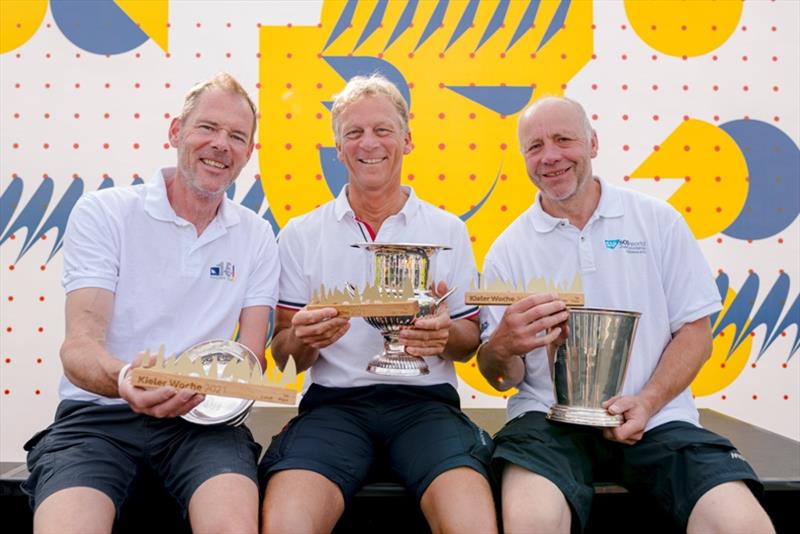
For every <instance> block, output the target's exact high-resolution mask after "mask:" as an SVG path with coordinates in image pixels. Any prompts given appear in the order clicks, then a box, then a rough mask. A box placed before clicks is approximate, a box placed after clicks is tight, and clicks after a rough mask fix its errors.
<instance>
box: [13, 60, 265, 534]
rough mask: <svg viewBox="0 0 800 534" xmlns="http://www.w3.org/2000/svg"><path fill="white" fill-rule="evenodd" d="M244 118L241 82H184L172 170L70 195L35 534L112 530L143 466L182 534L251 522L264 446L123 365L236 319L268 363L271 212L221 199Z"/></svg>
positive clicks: (241, 145) (245, 151)
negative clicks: (169, 499) (184, 526)
mask: <svg viewBox="0 0 800 534" xmlns="http://www.w3.org/2000/svg"><path fill="white" fill-rule="evenodd" d="M255 118H256V109H255V105H254V104H253V102H252V100H251V99H250V97H249V96H248V95H247V93H246V92H245V91H244V89H242V87H241V86H240V85H239V83H238V82H237V81H236V80H235V79H234V78H233V77H231V76H230V75H228V74H219V75H217V76H215V77H213V78H212V79H210V80H208V81H206V82H203V83H201V84H199V85H197V86H195V87H194V88H192V90H191V91H190V92H189V94H188V95H187V97H186V99H185V103H184V108H183V111H182V113H181V114H180V116H179V117H177V118H175V119H174V120H173V121H172V123H171V124H170V127H169V141H170V144H171V145H172V146H173V147H174V148H176V149H177V166H176V167H169V168H164V169H161V170H159V171H158V172H156V174H155V176H154V177H153V179H152V180H151V181H150V182H148V183H146V184H142V185H137V186H133V187H117V188H109V189H105V190H102V191H97V192H93V193H89V194H87V195H85V196H84V197H82V198H81V199H80V200H79V201H78V203H77V204H76V205H75V208H74V210H73V212H72V213H71V215H70V219H69V223H68V226H67V231H66V235H65V239H64V278H63V284H64V288H65V289H66V291H67V298H66V336H65V338H64V343H63V345H62V346H61V360H62V363H63V366H64V377H63V378H62V381H61V386H60V396H61V403H60V404H59V406H58V410H57V412H56V417H55V422H54V423H53V424H52V425H51V426H50V427H48V428H47V429H45V430H44V431H42V432H40V433H39V434H37V435H36V436H34V437H33V438H32V439H31V440H30V441H29V442H28V443H27V444H26V447H25V448H26V449H27V450H28V451H29V454H28V469H29V470H30V472H31V475H30V478H29V479H28V480H27V481H26V482H25V484H24V485H23V489H24V490H25V491H26V492H27V493H28V494H29V495H30V496H31V504H32V506H33V507H34V510H35V513H34V530H35V531H36V532H59V533H69V532H75V533H85V532H110V531H111V529H112V526H113V524H114V521H115V518H116V517H117V516H118V513H119V510H120V507H121V506H122V504H123V502H124V501H125V499H126V497H127V495H128V493H129V491H130V489H131V486H132V484H133V482H134V480H135V479H136V478H137V477H138V476H139V474H140V473H141V472H142V471H145V470H146V471H148V472H153V473H155V475H156V476H157V477H158V478H160V479H161V480H162V481H163V482H164V485H165V487H166V489H167V492H168V493H169V494H170V495H173V496H174V497H175V499H176V500H177V502H178V505H179V507H180V509H181V511H182V512H183V514H184V515H186V516H188V518H189V520H190V522H191V526H192V530H193V531H195V532H231V533H237V534H238V533H245V532H257V530H258V503H259V500H258V486H257V483H256V462H257V461H258V454H259V452H260V450H261V447H260V446H259V445H257V444H256V443H255V442H254V441H253V437H252V435H251V434H250V431H249V430H248V429H247V428H246V427H244V426H238V427H237V426H227V425H216V426H202V425H196V424H194V423H191V422H189V421H187V420H184V419H182V418H181V417H180V416H182V415H185V414H187V413H188V412H190V411H191V410H192V409H194V408H195V407H196V406H198V405H199V404H200V403H201V402H202V401H203V400H204V397H203V396H202V395H200V394H196V393H193V392H192V391H188V390H176V389H175V388H172V387H161V388H158V389H151V390H144V389H141V388H138V387H135V386H133V384H132V381H131V377H130V374H129V370H130V368H131V365H133V366H136V365H138V364H139V363H140V362H141V360H142V358H143V356H144V355H143V353H142V352H141V351H143V350H145V349H147V348H156V347H159V346H160V345H163V346H164V348H165V350H166V352H167V353H168V354H171V353H178V354H179V353H181V352H183V351H184V350H185V349H187V348H189V347H191V346H192V345H194V344H196V343H199V342H202V341H206V340H210V339H219V338H229V337H230V336H231V335H232V334H233V332H234V331H235V329H236V324H237V321H238V323H239V342H240V343H242V344H243V345H245V346H247V347H248V348H249V349H250V350H252V351H253V353H254V354H256V355H257V356H258V357H259V358H262V360H263V354H264V347H265V344H266V335H267V320H268V315H269V311H270V308H271V307H274V305H275V303H276V301H277V285H278V277H279V271H280V265H279V262H278V256H277V246H276V244H275V238H274V235H273V234H272V230H271V228H270V226H269V224H268V223H266V222H265V221H264V220H263V219H261V218H260V217H259V216H258V215H256V214H255V213H253V212H252V211H250V210H248V209H246V208H244V207H242V206H240V205H238V204H235V203H233V202H231V201H230V200H229V199H228V198H227V197H226V196H225V191H226V189H228V186H230V184H231V183H233V181H234V180H235V179H236V177H237V176H238V175H239V173H240V171H241V170H242V168H243V167H244V165H245V164H246V163H247V161H248V160H249V158H250V155H251V154H252V152H253V140H254V134H255V124H256V123H255ZM221 264H222V267H221ZM262 363H263V361H262Z"/></svg>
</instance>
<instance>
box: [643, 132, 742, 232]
mask: <svg viewBox="0 0 800 534" xmlns="http://www.w3.org/2000/svg"><path fill="white" fill-rule="evenodd" d="M631 178H659V179H676V180H677V179H680V180H683V181H684V184H683V185H682V186H681V187H680V188H679V189H678V190H677V191H675V193H674V194H673V195H672V196H671V197H670V198H669V203H670V204H672V206H673V207H674V208H675V209H676V210H678V211H679V212H680V213H681V214H682V215H683V216H684V217H685V218H686V222H687V223H688V224H689V227H690V228H691V229H692V232H693V233H694V236H695V237H696V238H698V239H702V238H705V237H709V236H712V235H715V234H718V233H719V232H721V231H722V230H724V229H725V228H727V227H728V226H729V225H730V224H731V223H732V222H733V221H734V219H736V217H738V216H739V213H740V212H741V211H742V208H743V207H744V203H745V200H746V199H747V191H748V188H749V185H748V171H747V162H746V160H745V159H744V155H743V154H742V152H741V150H740V149H739V146H738V145H737V144H736V142H735V141H734V140H733V138H732V137H731V136H729V135H728V134H727V133H726V132H725V131H724V130H722V129H720V128H717V127H716V126H714V125H712V124H709V123H707V122H704V121H701V120H697V119H690V120H687V121H684V122H682V123H681V125H680V126H678V127H677V128H676V129H675V130H674V131H673V132H672V133H671V134H670V135H669V137H667V139H666V140H664V142H663V143H661V145H659V146H658V147H657V149H654V150H653V152H652V153H651V154H650V156H648V158H647V159H646V160H645V161H644V163H642V164H641V165H640V166H639V167H638V168H637V169H636V170H635V171H633V172H632V173H631Z"/></svg>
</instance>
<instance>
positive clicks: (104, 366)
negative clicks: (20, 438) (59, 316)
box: [61, 287, 125, 397]
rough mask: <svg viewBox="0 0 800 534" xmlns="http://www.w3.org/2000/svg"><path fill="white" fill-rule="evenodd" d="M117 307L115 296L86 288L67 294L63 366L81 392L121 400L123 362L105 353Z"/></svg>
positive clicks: (62, 349) (106, 291)
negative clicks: (109, 328)
mask: <svg viewBox="0 0 800 534" xmlns="http://www.w3.org/2000/svg"><path fill="white" fill-rule="evenodd" d="M113 307H114V293H112V292H111V291H108V290H107V289H100V288H95V287H87V288H82V289H76V290H75V291H70V292H69V293H67V299H66V306H65V319H66V335H65V337H64V343H63V344H62V345H61V363H62V364H63V366H64V374H65V375H66V376H67V378H68V379H69V381H70V382H72V383H73V384H75V385H76V386H78V387H79V388H81V389H85V390H87V391H91V392H93V393H97V394H99V395H103V396H105V397H119V391H118V389H117V376H118V375H119V372H120V369H122V367H123V366H124V365H125V363H124V362H122V361H120V360H117V359H116V358H114V357H113V356H111V354H109V353H108V351H107V350H106V347H105V345H106V331H107V329H108V323H109V321H110V320H111V312H112V310H113Z"/></svg>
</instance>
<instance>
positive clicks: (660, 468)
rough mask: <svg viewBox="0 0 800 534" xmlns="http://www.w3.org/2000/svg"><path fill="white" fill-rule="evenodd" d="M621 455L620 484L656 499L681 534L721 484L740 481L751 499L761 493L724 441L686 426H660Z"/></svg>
mask: <svg viewBox="0 0 800 534" xmlns="http://www.w3.org/2000/svg"><path fill="white" fill-rule="evenodd" d="M620 450H621V451H622V452H621V454H622V457H623V472H622V480H621V482H622V484H623V485H625V487H627V488H628V489H630V490H632V491H641V492H643V493H645V494H647V495H649V496H651V497H652V498H653V499H655V501H656V504H657V505H658V506H660V507H661V508H662V509H664V510H665V511H667V512H668V513H669V514H670V515H671V516H672V517H673V519H674V521H675V523H676V525H677V526H678V527H680V528H681V529H685V528H686V525H687V523H688V520H689V515H690V514H691V512H692V509H693V508H694V506H695V504H697V501H698V500H699V499H700V497H702V496H703V495H704V494H705V493H706V492H707V491H709V490H710V489H712V488H714V487H716V486H718V485H720V484H723V483H725V482H732V481H736V480H741V481H743V482H744V483H745V484H747V486H748V487H749V488H750V490H751V491H752V492H753V493H754V494H755V495H756V496H760V495H761V492H762V491H763V488H762V486H761V483H760V482H759V480H758V476H757V475H756V474H755V472H754V471H753V468H752V467H750V464H748V463H747V461H746V460H745V459H744V457H743V456H742V455H741V454H740V453H739V451H737V450H736V447H734V446H733V444H732V443H731V442H730V441H729V440H727V439H726V438H724V437H722V436H719V435H717V434H714V433H713V432H711V431H708V430H706V429H704V428H700V427H696V426H694V425H692V424H690V423H685V422H681V421H676V422H672V423H666V424H663V425H660V426H658V427H656V428H654V429H652V430H649V431H648V432H646V433H645V434H644V437H643V438H642V440H641V441H639V442H638V443H637V444H636V445H634V446H632V447H626V446H620Z"/></svg>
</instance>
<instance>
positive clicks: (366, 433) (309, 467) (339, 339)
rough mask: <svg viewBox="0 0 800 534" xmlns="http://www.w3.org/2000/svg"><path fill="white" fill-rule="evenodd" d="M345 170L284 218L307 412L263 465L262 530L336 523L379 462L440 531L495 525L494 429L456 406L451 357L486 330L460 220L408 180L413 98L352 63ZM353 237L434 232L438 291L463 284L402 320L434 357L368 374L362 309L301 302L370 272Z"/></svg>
mask: <svg viewBox="0 0 800 534" xmlns="http://www.w3.org/2000/svg"><path fill="white" fill-rule="evenodd" d="M332 116H333V129H334V137H335V141H336V150H337V154H338V157H339V159H340V160H341V161H342V163H344V165H345V167H346V168H347V173H348V180H347V184H346V186H345V187H344V188H343V189H342V191H341V193H340V194H339V195H338V197H337V198H336V199H334V200H332V201H330V202H328V203H327V204H324V205H322V206H320V207H319V208H317V209H315V210H313V211H311V212H310V213H308V214H306V215H303V216H301V217H298V218H296V219H293V220H291V221H290V222H289V223H288V224H287V225H286V227H285V228H284V229H283V230H282V231H281V234H280V237H279V250H280V257H281V268H282V273H281V281H280V294H281V297H280V301H279V303H278V309H277V311H276V324H275V336H274V338H273V342H272V354H273V356H274V357H275V359H276V361H277V362H278V364H279V366H281V367H282V366H283V365H285V363H286V360H287V358H288V356H289V355H292V356H293V357H294V359H295V361H296V362H297V368H298V370H300V371H303V370H306V369H308V370H309V375H310V380H311V386H310V387H309V388H308V390H307V391H306V392H305V394H304V396H303V399H302V401H301V403H300V408H299V415H298V416H297V417H296V418H294V419H293V420H292V421H290V422H289V424H288V425H287V427H286V428H285V429H284V430H283V431H282V432H281V433H280V434H279V435H278V436H276V437H275V438H274V439H273V441H272V444H271V445H270V447H269V449H268V451H267V452H266V454H265V455H264V458H263V459H262V461H261V465H260V466H259V475H260V477H261V479H262V484H265V485H266V495H265V498H264V505H263V514H262V516H263V519H264V522H263V530H264V532H286V533H295V532H328V531H330V530H332V529H333V527H334V526H335V524H336V522H337V520H338V519H339V517H340V516H341V514H342V512H343V511H344V509H345V507H346V505H347V504H348V503H349V502H350V501H351V500H352V498H353V496H354V495H355V494H356V492H357V491H358V490H359V489H360V488H361V486H362V485H363V484H364V482H365V481H366V480H367V479H368V476H369V475H370V473H371V472H373V470H374V469H375V468H376V466H377V467H379V469H378V470H379V471H382V472H386V471H389V472H391V473H392V474H393V475H394V477H396V478H397V479H399V480H400V482H402V483H403V484H404V485H405V486H406V487H407V488H408V489H409V491H410V492H411V493H412V494H413V495H414V497H415V499H416V500H417V502H418V503H419V505H420V507H421V509H422V512H423V514H424V515H425V518H426V519H427V521H428V523H429V524H430V526H431V530H432V531H434V532H482V533H491V532H495V531H496V530H497V527H496V521H495V511H494V504H493V500H492V493H491V490H490V486H489V482H488V469H487V467H488V461H489V458H490V457H491V450H492V442H491V438H489V436H488V435H487V434H486V433H485V432H483V431H482V430H481V429H479V428H478V427H476V426H475V425H474V424H473V423H472V422H471V421H470V420H469V419H468V418H467V417H466V416H465V415H464V414H463V413H462V412H461V411H460V409H459V397H458V392H457V391H456V385H457V382H456V375H455V370H454V366H453V362H454V361H465V360H467V359H468V358H470V357H471V355H472V354H473V353H474V350H475V348H476V347H477V345H478V342H479V334H478V323H477V309H476V308H474V307H469V306H466V305H465V304H464V297H463V295H464V291H465V290H466V288H467V287H468V286H469V284H470V281H471V280H473V278H474V276H475V274H476V273H475V260H474V259H473V256H472V249H471V247H470V241H469V238H468V235H467V232H466V227H465V225H464V223H463V222H462V221H460V220H459V219H458V218H457V217H455V216H454V215H451V214H449V213H447V212H445V211H444V210H441V209H439V208H436V207H435V206H432V205H430V204H428V203H427V202H423V201H422V200H420V199H419V198H417V196H416V195H415V194H414V190H413V189H411V188H410V187H407V186H402V185H401V183H400V176H401V168H402V163H403V156H405V155H406V154H408V153H409V152H411V148H412V144H411V133H410V132H409V129H408V106H407V104H406V101H405V100H404V99H403V97H402V96H401V94H400V93H399V91H398V90H397V88H396V87H395V86H394V85H393V84H392V83H391V82H389V81H388V80H387V79H385V78H383V77H382V76H378V75H373V76H370V77H362V76H357V77H355V78H353V79H351V80H350V81H349V82H348V83H347V85H346V87H345V88H344V90H343V91H342V92H341V93H340V94H339V95H337V97H336V99H335V100H334V103H333V107H332ZM354 242H366V243H371V242H383V243H387V242H388V243H436V244H441V245H446V246H448V247H451V249H452V250H449V251H443V252H440V253H439V255H438V256H437V258H436V266H435V270H436V276H437V278H438V284H436V287H435V291H436V294H437V295H444V293H446V292H447V290H448V287H454V288H456V291H455V293H453V295H451V297H450V299H449V301H448V302H449V303H450V305H449V307H448V305H447V304H443V305H442V306H440V307H439V309H438V310H437V312H436V314H434V315H431V316H426V317H422V318H419V319H417V320H416V322H415V323H414V325H413V327H412V328H409V329H406V330H402V331H401V333H400V342H401V343H402V344H404V345H405V350H406V352H407V353H408V354H410V355H413V356H418V357H427V360H426V361H427V363H428V366H429V368H430V373H429V374H427V375H424V376H418V377H396V376H383V375H376V374H372V373H369V372H368V371H367V364H368V362H369V361H370V359H371V358H372V357H373V356H374V355H375V354H376V353H378V352H380V350H381V348H382V347H383V340H382V336H381V335H380V333H379V332H378V331H377V330H376V329H374V328H373V327H371V326H369V325H368V324H367V323H366V322H365V321H364V320H363V319H361V318H356V319H348V318H346V317H341V316H338V315H337V311H336V310H335V309H333V308H324V309H315V310H309V309H307V308H306V304H308V302H309V300H310V298H311V294H312V291H313V290H316V289H317V288H319V287H320V285H324V286H325V287H327V288H334V287H346V286H347V285H348V284H349V283H351V282H353V281H356V282H358V281H361V280H365V279H366V275H367V273H366V268H367V263H368V262H367V258H366V256H365V252H364V251H363V250H359V249H355V248H352V247H351V246H350V245H351V244H353V243H354Z"/></svg>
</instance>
